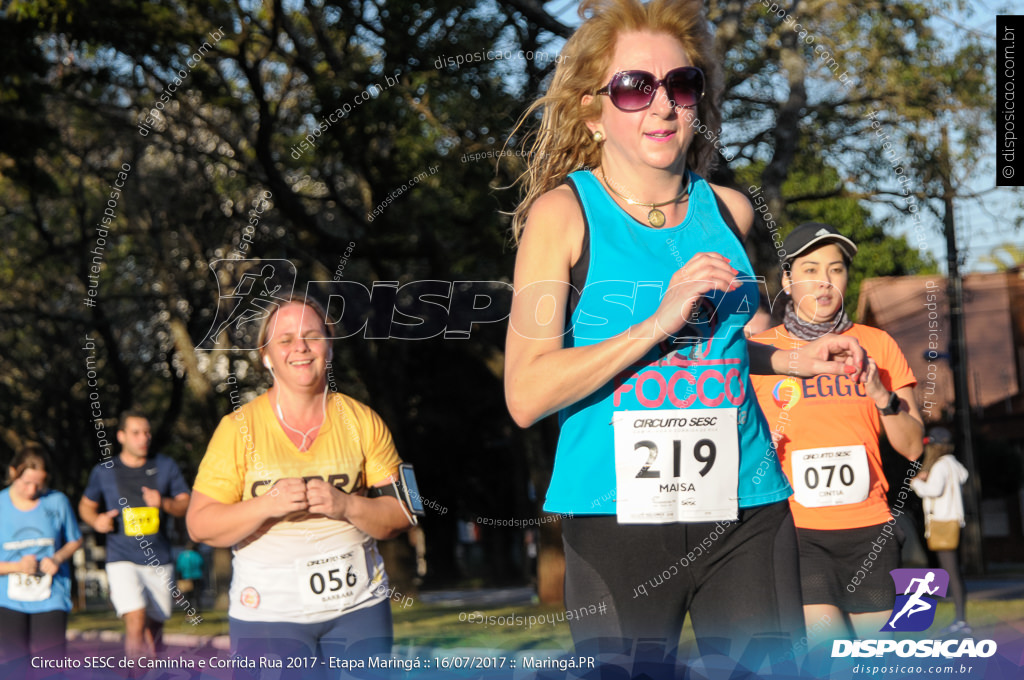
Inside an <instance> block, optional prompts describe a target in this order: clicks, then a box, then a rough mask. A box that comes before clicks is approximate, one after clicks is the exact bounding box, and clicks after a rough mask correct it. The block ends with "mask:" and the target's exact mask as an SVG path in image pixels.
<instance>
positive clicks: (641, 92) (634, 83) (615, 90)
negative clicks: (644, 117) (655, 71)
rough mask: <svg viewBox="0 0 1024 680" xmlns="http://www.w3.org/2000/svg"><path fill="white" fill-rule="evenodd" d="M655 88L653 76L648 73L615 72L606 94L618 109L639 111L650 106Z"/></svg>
mask: <svg viewBox="0 0 1024 680" xmlns="http://www.w3.org/2000/svg"><path fill="white" fill-rule="evenodd" d="M655 89H656V88H655V78H654V76H652V75H651V74H650V73H645V72H644V71H624V72H622V73H619V74H616V76H615V78H614V79H613V80H612V85H611V87H610V88H609V91H608V94H609V96H610V97H611V100H612V104H614V105H615V106H616V107H618V108H619V109H622V110H623V111H639V110H640V109H644V108H647V107H648V106H650V104H651V101H652V100H653V99H654V91H655Z"/></svg>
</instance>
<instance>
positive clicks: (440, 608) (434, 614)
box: [68, 600, 1024, 651]
mask: <svg viewBox="0 0 1024 680" xmlns="http://www.w3.org/2000/svg"><path fill="white" fill-rule="evenodd" d="M392 614H393V616H394V622H395V647H396V648H399V647H406V646H412V647H418V646H423V647H437V648H442V649H447V648H453V647H470V648H490V649H501V650H508V651H518V650H528V649H559V648H560V649H570V647H571V644H572V637H571V636H570V634H569V624H568V622H567V621H566V620H565V609H564V608H563V607H562V606H560V605H555V604H551V605H543V604H539V605H529V604H524V605H516V606H508V605H506V606H499V607H478V608H473V609H466V608H465V607H462V606H447V605H439V604H429V605H427V604H421V603H419V602H414V603H413V604H412V606H410V607H408V608H402V607H399V606H396V605H395V604H394V603H393V604H392ZM470 614H473V615H474V619H475V620H479V619H480V618H485V619H486V621H487V623H473V622H470V621H469V620H468V619H469V615H470ZM967 615H968V619H969V621H970V623H971V626H973V627H974V629H975V630H976V631H977V630H979V629H986V628H991V627H997V626H1005V625H1010V626H1012V627H1014V628H1017V629H1018V630H1024V600H978V601H970V600H969V601H968V604H967ZM200 616H201V617H202V621H200V622H199V623H198V624H197V625H195V626H193V625H192V624H191V623H189V621H188V620H187V619H186V617H185V616H184V614H182V613H181V612H179V611H177V610H175V612H174V615H173V616H172V617H171V620H170V621H168V622H167V624H166V625H165V628H164V630H165V632H167V633H188V634H192V635H199V636H215V635H227V634H228V617H227V612H224V611H217V610H210V611H205V612H202V614H201V615H200ZM530 616H534V617H535V621H534V622H533V625H529V624H530V621H529V620H528V618H527V617H530ZM492 617H493V618H492ZM509 617H521V618H519V619H517V620H515V621H514V623H512V624H509V623H508V621H507V619H508V618H509ZM499 618H502V619H503V623H505V624H506V625H502V624H501V623H499ZM560 618H561V620H559V619H560ZM952 621H953V605H952V604H951V603H948V602H941V603H939V608H938V612H937V613H936V616H935V623H934V624H933V625H932V627H931V628H930V629H929V630H930V631H938V630H940V629H941V628H943V627H945V626H947V625H949V624H950V623H952ZM68 628H69V629H72V630H79V631H97V630H113V631H121V630H123V625H122V624H121V622H120V621H119V620H118V618H117V617H116V616H115V615H114V613H113V612H112V611H101V612H87V613H80V614H72V615H71V616H70V618H69V621H68ZM919 635H920V634H914V637H917V636H919ZM692 639H693V630H692V628H691V627H690V624H689V618H687V624H686V627H685V628H684V629H683V634H682V640H683V641H684V642H685V641H688V640H692Z"/></svg>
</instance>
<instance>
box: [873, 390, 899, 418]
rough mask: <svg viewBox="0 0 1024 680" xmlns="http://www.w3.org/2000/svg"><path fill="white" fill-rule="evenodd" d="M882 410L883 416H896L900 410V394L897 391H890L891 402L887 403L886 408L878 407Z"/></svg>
mask: <svg viewBox="0 0 1024 680" xmlns="http://www.w3.org/2000/svg"><path fill="white" fill-rule="evenodd" d="M878 410H879V411H881V412H882V415H883V416H894V415H896V414H897V413H899V412H900V395H898V394H896V393H895V392H890V393H889V403H888V404H886V405H885V408H880V409H878Z"/></svg>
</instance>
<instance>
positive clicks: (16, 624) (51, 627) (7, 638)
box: [0, 607, 68, 663]
mask: <svg viewBox="0 0 1024 680" xmlns="http://www.w3.org/2000/svg"><path fill="white" fill-rule="evenodd" d="M67 627H68V613H67V612H65V611H60V610H57V611H52V612H40V613H38V614H25V613H24V612H19V611H14V610H13V609H7V608H6V607H0V663H2V662H9V661H13V660H15V659H24V658H25V657H29V656H46V657H60V656H64V633H65V631H66V630H67Z"/></svg>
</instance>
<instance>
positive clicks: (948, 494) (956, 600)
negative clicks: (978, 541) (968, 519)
mask: <svg viewBox="0 0 1024 680" xmlns="http://www.w3.org/2000/svg"><path fill="white" fill-rule="evenodd" d="M966 481H967V468H965V467H964V466H963V465H961V464H960V461H958V460H957V459H956V457H955V456H953V436H952V435H951V434H950V432H949V430H947V429H945V428H942V427H935V428H932V429H931V430H930V431H929V432H928V436H927V437H926V438H925V447H924V464H923V465H922V466H921V470H920V472H918V473H917V476H916V477H914V479H913V480H911V482H910V486H911V488H913V489H914V491H915V492H916V493H917V495H918V496H920V497H921V498H922V499H924V515H925V536H930V534H931V529H932V523H933V522H942V521H946V522H949V521H957V522H959V523H960V527H961V528H963V526H964V524H965V522H964V502H963V498H962V496H961V494H960V486H961V485H962V484H963V483H964V482H966ZM935 556H936V557H937V558H938V560H939V566H940V567H941V568H942V569H945V570H946V573H948V574H949V589H950V594H951V595H952V596H953V604H954V606H955V607H956V618H955V620H954V622H953V624H952V625H950V626H949V627H947V628H946V629H944V630H943V631H942V634H944V635H970V634H971V627H970V626H968V625H967V613H966V611H967V591H966V588H965V587H964V577H963V574H961V573H960V561H959V558H958V557H957V549H956V548H952V549H950V550H936V551H935Z"/></svg>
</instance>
